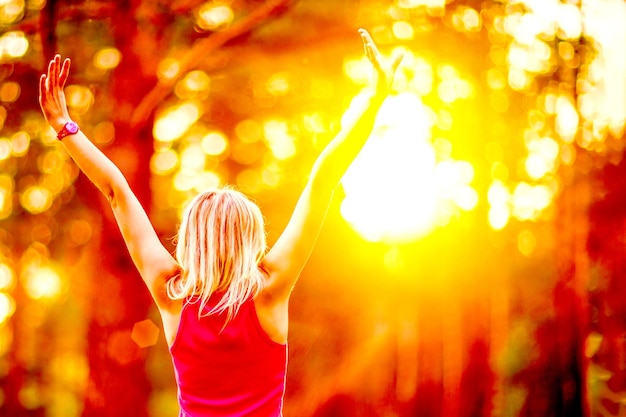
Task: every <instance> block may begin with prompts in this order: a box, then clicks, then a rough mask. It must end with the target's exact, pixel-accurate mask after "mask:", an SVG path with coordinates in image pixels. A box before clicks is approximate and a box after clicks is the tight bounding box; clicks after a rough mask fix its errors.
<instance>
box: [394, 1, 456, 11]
mask: <svg viewBox="0 0 626 417" xmlns="http://www.w3.org/2000/svg"><path fill="white" fill-rule="evenodd" d="M396 4H397V5H398V6H399V7H402V8H404V9H414V8H416V7H420V6H426V7H428V8H430V9H443V8H445V7H446V0H396Z"/></svg>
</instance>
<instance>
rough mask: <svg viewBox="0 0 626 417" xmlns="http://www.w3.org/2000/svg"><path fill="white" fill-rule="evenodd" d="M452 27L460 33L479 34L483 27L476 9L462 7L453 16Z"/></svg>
mask: <svg viewBox="0 0 626 417" xmlns="http://www.w3.org/2000/svg"><path fill="white" fill-rule="evenodd" d="M452 25H453V26H454V27H455V28H456V29H457V30H459V31H463V32H478V31H480V28H481V27H482V19H481V17H480V14H479V13H478V11H476V10H475V9H472V8H471V7H463V6H460V7H458V8H457V9H456V11H455V13H454V15H453V16H452Z"/></svg>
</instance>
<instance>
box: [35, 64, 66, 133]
mask: <svg viewBox="0 0 626 417" xmlns="http://www.w3.org/2000/svg"><path fill="white" fill-rule="evenodd" d="M69 73H70V59H69V58H65V60H64V61H63V64H61V56H60V55H58V54H57V55H55V56H54V58H53V59H52V60H51V61H50V63H49V64H48V71H47V72H46V73H45V74H42V75H41V77H40V78H39V105H40V106H41V111H42V112H43V115H44V117H45V118H46V121H47V122H48V124H49V125H50V126H52V128H53V129H54V130H55V131H57V132H58V131H59V130H60V129H61V128H62V127H63V126H64V125H65V123H66V122H68V121H70V120H71V119H70V115H69V112H68V110H67V102H66V101H65V93H64V92H63V87H65V82H66V81H67V77H68V75H69Z"/></svg>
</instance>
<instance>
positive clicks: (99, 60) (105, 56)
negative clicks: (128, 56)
mask: <svg viewBox="0 0 626 417" xmlns="http://www.w3.org/2000/svg"><path fill="white" fill-rule="evenodd" d="M121 60H122V53H121V52H120V51H119V50H118V49H117V48H103V49H100V50H99V51H98V52H97V53H96V54H95V55H94V57H93V64H94V65H95V66H96V67H97V68H101V69H107V70H108V69H113V68H115V67H117V66H118V65H119V63H120V61H121Z"/></svg>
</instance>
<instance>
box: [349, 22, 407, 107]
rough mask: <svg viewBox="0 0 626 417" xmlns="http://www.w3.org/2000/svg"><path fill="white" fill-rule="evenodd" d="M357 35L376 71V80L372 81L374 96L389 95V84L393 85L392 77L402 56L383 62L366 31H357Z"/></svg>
mask: <svg viewBox="0 0 626 417" xmlns="http://www.w3.org/2000/svg"><path fill="white" fill-rule="evenodd" d="M359 34H360V35H361V40H362V41H363V47H364V48H365V55H366V56H367V58H368V59H369V60H370V62H371V63H372V65H373V66H374V69H375V70H376V79H375V81H374V86H375V89H376V94H377V95H385V96H386V95H387V94H389V91H390V89H391V84H392V83H393V77H394V75H395V73H396V70H397V69H398V66H399V65H400V61H402V55H395V56H394V57H393V58H392V60H391V61H390V62H385V60H383V57H382V55H381V54H380V52H378V48H377V47H376V44H375V43H374V41H373V40H372V37H371V36H370V34H369V33H368V32H367V30H365V29H359Z"/></svg>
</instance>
